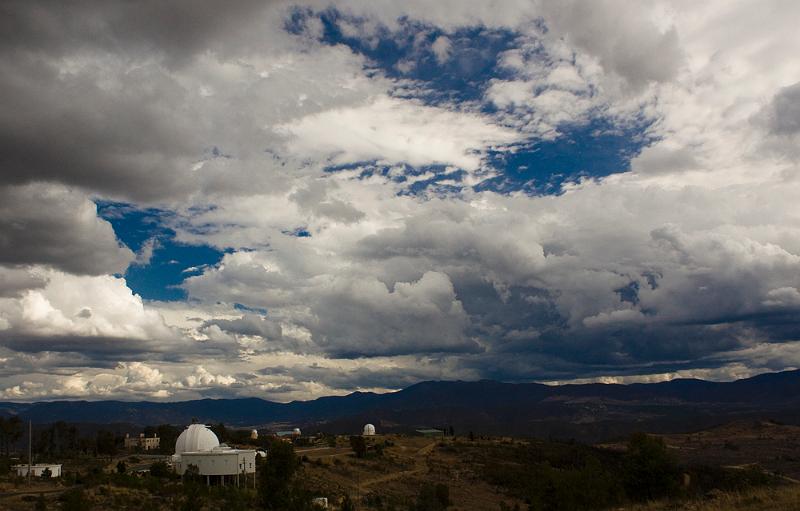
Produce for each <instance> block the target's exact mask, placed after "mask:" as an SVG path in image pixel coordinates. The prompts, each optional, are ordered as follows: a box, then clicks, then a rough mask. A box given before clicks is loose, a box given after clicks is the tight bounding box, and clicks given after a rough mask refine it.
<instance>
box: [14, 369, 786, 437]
mask: <svg viewBox="0 0 800 511" xmlns="http://www.w3.org/2000/svg"><path fill="white" fill-rule="evenodd" d="M798 405H800V370H797V371H784V372H779V373H767V374H761V375H758V376H755V377H752V378H747V379H743V380H737V381H733V382H710V381H704V380H696V379H676V380H671V381H667V382H661V383H637V384H630V385H617V384H599V383H597V384H580V385H578V384H574V385H558V386H555V385H544V384H538V383H501V382H497V381H490V380H482V381H473V382H466V381H426V382H421V383H418V384H415V385H412V386H410V387H408V388H406V389H403V390H400V391H397V392H390V393H385V394H377V393H371V392H354V393H352V394H348V395H346V396H330V397H321V398H318V399H314V400H311V401H293V402H290V403H277V402H273V401H267V400H264V399H260V398H237V399H200V400H192V401H182V402H148V401H140V402H129V401H48V402H36V403H12V402H2V403H0V415H6V416H8V415H18V416H20V417H21V418H23V419H25V420H28V419H30V420H32V421H33V422H34V423H39V424H42V423H49V422H55V421H59V420H61V421H66V422H73V423H78V422H80V423H94V424H114V423H116V424H121V423H124V424H130V425H135V426H144V425H154V424H164V423H170V424H178V425H180V424H187V423H190V422H192V421H200V422H205V423H216V422H223V423H225V424H227V425H229V426H237V427H265V428H270V429H279V428H281V427H286V426H289V425H292V426H301V427H304V428H305V429H306V431H308V430H309V428H310V429H311V430H321V431H328V432H336V433H346V432H355V431H358V430H360V427H361V426H362V425H363V424H364V423H365V422H371V423H373V424H375V425H376V426H378V428H379V430H382V431H395V432H402V431H411V430H414V429H416V428H419V427H440V428H443V427H453V428H454V429H455V431H456V433H466V432H468V431H472V432H474V433H475V434H494V435H513V436H540V437H541V436H548V437H560V438H575V439H580V440H584V441H587V440H588V441H599V440H605V439H611V438H615V437H619V436H620V435H624V434H627V433H630V432H631V431H635V430H645V431H651V432H665V433H666V432H678V431H690V430H698V429H703V428H706V427H710V426H713V425H717V424H721V423H725V422H730V421H731V420H737V419H743V418H754V419H772V420H778V421H782V422H786V423H794V424H797V423H800V407H798Z"/></svg>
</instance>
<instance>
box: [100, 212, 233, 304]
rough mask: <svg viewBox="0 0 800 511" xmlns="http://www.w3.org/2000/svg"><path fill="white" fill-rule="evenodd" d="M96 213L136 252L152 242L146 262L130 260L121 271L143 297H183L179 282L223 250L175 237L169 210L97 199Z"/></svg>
mask: <svg viewBox="0 0 800 511" xmlns="http://www.w3.org/2000/svg"><path fill="white" fill-rule="evenodd" d="M97 211H98V215H99V216H100V217H101V218H103V219H105V220H107V221H108V222H110V223H111V225H112V227H113V228H114V232H115V233H116V235H117V238H118V239H119V240H120V241H121V242H122V243H124V244H125V245H127V246H128V247H129V248H130V249H131V250H133V251H135V252H136V253H137V254H139V253H141V251H142V250H143V249H144V248H145V246H146V245H147V244H148V243H151V244H152V255H151V257H150V260H149V262H146V263H142V264H138V263H134V264H131V265H130V266H129V267H128V270H127V271H126V272H125V280H126V282H127V284H128V287H129V288H131V290H132V291H133V292H134V293H136V294H138V295H139V296H141V297H142V298H144V299H146V300H166V301H170V300H183V299H185V298H186V292H185V291H184V290H183V289H182V288H180V287H179V286H180V284H181V283H182V282H183V281H184V280H185V279H186V278H187V277H190V276H192V275H198V274H200V272H201V271H202V269H203V268H204V267H206V266H213V265H215V264H217V263H219V261H220V260H221V259H222V256H223V255H224V252H223V251H220V250H218V249H216V248H214V247H210V246H208V245H188V244H185V243H180V242H178V241H176V240H175V231H174V230H172V229H171V228H170V227H169V223H170V221H171V220H172V221H174V219H175V214H174V213H173V212H171V211H166V210H161V209H155V208H147V209H137V208H136V207H134V206H131V205H129V204H123V203H116V202H105V201H98V202H97Z"/></svg>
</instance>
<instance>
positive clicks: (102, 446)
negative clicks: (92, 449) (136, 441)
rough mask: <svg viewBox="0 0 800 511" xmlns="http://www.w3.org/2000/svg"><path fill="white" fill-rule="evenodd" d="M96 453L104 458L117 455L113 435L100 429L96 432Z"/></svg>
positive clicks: (115, 440)
mask: <svg viewBox="0 0 800 511" xmlns="http://www.w3.org/2000/svg"><path fill="white" fill-rule="evenodd" d="M96 438H97V453H98V454H104V455H106V456H113V455H115V454H117V439H116V438H115V437H114V433H112V432H110V431H106V430H103V429H101V430H100V431H98V432H97V437H96Z"/></svg>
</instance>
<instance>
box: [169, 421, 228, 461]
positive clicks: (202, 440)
mask: <svg viewBox="0 0 800 511" xmlns="http://www.w3.org/2000/svg"><path fill="white" fill-rule="evenodd" d="M218 446H219V439H218V438H217V435H215V434H214V432H213V431H211V430H210V429H208V427H206V426H204V425H203V424H191V425H189V426H187V427H186V429H184V430H183V433H181V434H180V435H179V436H178V440H177V441H176V442H175V454H183V453H185V452H197V451H210V450H211V449H213V448H214V447H218Z"/></svg>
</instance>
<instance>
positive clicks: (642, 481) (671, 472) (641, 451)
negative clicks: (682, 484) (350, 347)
mask: <svg viewBox="0 0 800 511" xmlns="http://www.w3.org/2000/svg"><path fill="white" fill-rule="evenodd" d="M679 476H680V471H679V470H678V465H677V463H676V462H675V460H674V459H673V457H672V455H671V454H670V453H669V451H668V450H667V446H666V444H664V440H663V439H661V438H659V437H655V436H650V435H647V434H645V433H634V434H633V435H631V438H630V440H629V441H628V450H627V452H626V453H625V474H624V477H625V490H626V492H627V494H628V496H630V497H632V498H634V499H639V500H653V499H656V498H659V497H667V496H670V495H672V494H674V492H675V491H676V490H677V489H678V487H679V484H678V479H679Z"/></svg>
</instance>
